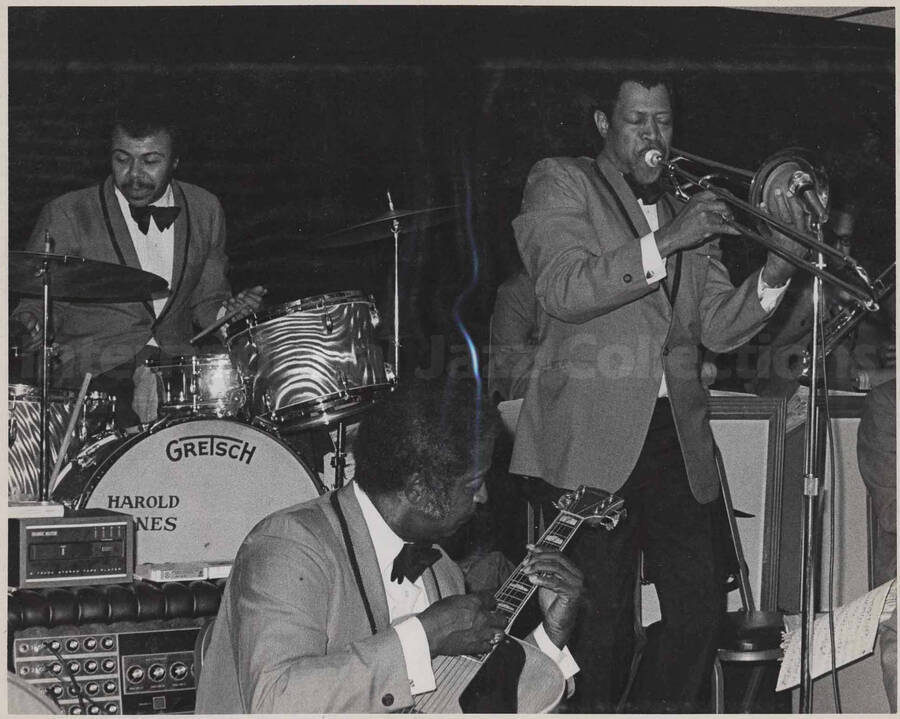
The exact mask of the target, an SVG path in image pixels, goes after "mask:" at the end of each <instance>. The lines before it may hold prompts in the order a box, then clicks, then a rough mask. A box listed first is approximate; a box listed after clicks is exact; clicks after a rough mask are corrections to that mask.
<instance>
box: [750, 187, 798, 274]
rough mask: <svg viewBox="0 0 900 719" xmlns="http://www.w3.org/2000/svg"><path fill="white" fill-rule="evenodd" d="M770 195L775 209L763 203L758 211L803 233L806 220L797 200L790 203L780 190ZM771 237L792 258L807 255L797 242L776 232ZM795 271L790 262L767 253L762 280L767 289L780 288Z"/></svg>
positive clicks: (773, 231) (772, 253)
mask: <svg viewBox="0 0 900 719" xmlns="http://www.w3.org/2000/svg"><path fill="white" fill-rule="evenodd" d="M772 194H773V195H774V198H775V199H774V201H773V204H774V205H775V207H766V205H765V203H763V204H762V205H761V206H760V209H762V210H763V211H764V212H768V213H769V214H770V215H771V216H772V217H774V218H775V219H776V220H778V221H779V222H781V223H783V224H785V225H790V226H791V227H793V228H794V229H795V230H797V231H798V232H805V228H806V218H805V215H804V212H803V207H802V206H801V204H800V202H799V201H797V200H795V201H793V202H790V201H789V200H788V198H786V197H785V196H784V192H783V191H782V190H781V189H776V190H774V191H773V193H772ZM771 237H772V239H773V240H774V241H775V242H776V244H778V246H779V247H781V248H783V249H784V250H786V251H787V252H790V253H791V254H792V255H794V256H797V257H804V256H805V255H806V253H807V249H806V248H805V247H804V246H803V245H801V244H800V243H799V242H795V241H794V240H792V239H791V238H790V237H788V236H787V235H783V234H782V233H780V232H778V231H776V230H772V232H771ZM796 270H797V268H796V267H794V265H792V264H791V263H790V262H788V261H787V260H785V259H782V258H781V257H779V256H778V255H776V254H775V253H774V252H769V254H768V256H767V257H766V264H765V266H764V267H763V270H762V279H763V282H765V283H766V284H767V285H768V286H769V287H781V286H782V285H784V283H785V282H787V281H788V280H789V279H790V278H791V275H793V274H794V272H795V271H796Z"/></svg>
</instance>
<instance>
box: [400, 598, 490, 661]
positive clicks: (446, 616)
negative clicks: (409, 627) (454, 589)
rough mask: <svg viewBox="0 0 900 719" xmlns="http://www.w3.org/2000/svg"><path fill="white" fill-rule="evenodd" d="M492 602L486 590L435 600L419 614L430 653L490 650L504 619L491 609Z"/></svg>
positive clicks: (450, 654)
mask: <svg viewBox="0 0 900 719" xmlns="http://www.w3.org/2000/svg"><path fill="white" fill-rule="evenodd" d="M495 603H496V602H495V601H494V598H493V597H492V596H491V595H490V593H489V592H475V593H473V594H456V595H454V596H452V597H447V598H446V599H442V600H441V601H439V602H435V603H434V604H432V605H431V606H430V607H428V609H426V610H425V611H424V612H422V613H421V614H419V615H418V618H419V621H420V622H422V628H423V629H424V630H425V635H426V636H427V637H428V647H429V649H430V650H431V656H433V657H434V656H437V655H438V654H444V655H448V656H455V655H457V654H481V653H483V652H486V651H488V650H490V648H491V646H493V644H494V642H495V641H496V640H497V638H499V636H500V635H502V633H503V630H504V629H505V628H506V620H505V619H504V618H503V617H502V616H501V615H499V614H495V613H493V612H492V611H491V609H492V608H493V607H494V605H495Z"/></svg>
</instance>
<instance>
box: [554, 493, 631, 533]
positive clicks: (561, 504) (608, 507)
mask: <svg viewBox="0 0 900 719" xmlns="http://www.w3.org/2000/svg"><path fill="white" fill-rule="evenodd" d="M554 505H555V506H556V508H557V509H558V510H560V511H561V512H566V513H567V514H573V515H575V516H576V517H579V518H580V519H581V520H582V521H584V522H586V523H587V524H591V525H600V526H601V527H603V528H604V529H606V530H610V529H614V528H615V526H616V525H617V524H618V523H619V520H620V519H622V517H624V516H626V514H627V512H626V511H625V500H624V499H622V498H621V497H617V496H616V495H615V494H610V493H609V492H605V491H603V490H602V489H595V488H593V487H586V486H584V485H581V486H580V487H579V488H578V489H575V490H572V491H571V492H566V493H565V494H564V495H562V496H561V497H560V498H559V499H558V500H556V502H554Z"/></svg>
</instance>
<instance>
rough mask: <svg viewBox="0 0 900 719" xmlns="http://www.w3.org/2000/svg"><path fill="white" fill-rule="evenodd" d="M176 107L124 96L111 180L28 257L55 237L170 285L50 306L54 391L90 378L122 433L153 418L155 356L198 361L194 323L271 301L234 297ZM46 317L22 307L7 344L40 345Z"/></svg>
mask: <svg viewBox="0 0 900 719" xmlns="http://www.w3.org/2000/svg"><path fill="white" fill-rule="evenodd" d="M173 109H174V108H173V107H172V106H171V104H169V103H168V102H167V101H165V100H162V99H161V98H159V97H149V98H148V97H146V93H145V96H144V97H137V98H131V97H130V98H123V101H122V103H121V105H120V106H119V109H118V110H117V111H116V112H115V115H114V118H113V122H112V123H111V133H110V164H111V174H110V175H109V176H108V177H107V178H106V179H104V180H103V181H102V182H100V183H99V184H96V185H92V186H90V187H86V188H84V189H81V190H76V191H74V192H70V193H68V194H65V195H63V196H61V197H59V198H57V199H55V200H53V201H51V202H50V203H49V204H47V205H46V206H45V207H44V208H43V210H42V212H41V214H40V217H39V218H38V221H37V225H36V226H35V228H34V232H33V233H32V235H31V238H30V239H29V241H28V245H27V246H26V248H25V249H27V250H28V251H31V252H42V251H44V250H45V241H44V240H45V233H48V232H49V236H50V238H51V240H52V245H51V250H50V251H51V252H53V253H54V254H61V255H62V254H65V255H76V256H79V257H83V258H87V259H90V260H99V261H102V262H111V263H115V264H121V265H127V266H129V267H134V268H139V269H142V270H145V271H148V272H152V273H154V274H157V275H159V276H161V277H162V278H164V279H165V280H166V281H167V282H168V283H169V290H168V291H166V292H165V293H163V294H160V295H158V296H154V297H153V298H152V299H148V300H147V301H145V302H117V303H112V302H109V303H104V302H103V301H102V300H100V301H90V302H87V301H85V302H62V301H56V302H54V303H53V307H52V315H51V316H52V324H53V327H52V332H51V338H52V341H53V343H54V345H55V347H54V349H55V351H56V362H55V364H54V366H53V369H52V375H51V379H52V383H53V385H55V386H62V387H72V388H77V387H79V386H80V385H81V383H82V380H83V377H84V376H85V373H88V372H90V373H91V374H92V376H93V380H92V389H94V390H97V391H101V392H106V393H108V394H113V395H115V396H116V397H117V403H116V417H117V424H118V425H119V427H120V428H123V429H125V428H132V427H136V426H137V425H139V423H142V422H147V421H150V420H152V419H153V417H154V415H155V409H156V391H157V390H156V381H155V377H154V376H153V375H152V373H151V372H150V371H149V370H148V368H147V367H146V361H147V360H148V359H164V358H167V357H169V356H174V355H186V354H194V351H193V348H192V346H191V344H190V339H191V337H192V336H193V335H194V333H195V326H196V327H208V326H209V325H211V324H213V323H214V322H216V321H217V319H221V318H222V317H223V316H224V315H225V314H226V313H229V314H230V313H231V312H235V311H236V313H237V314H236V315H235V317H236V318H240V317H243V316H246V315H247V314H249V313H250V312H251V311H256V310H258V309H259V308H260V306H261V304H262V299H263V296H264V295H265V293H266V290H265V289H264V288H263V287H261V286H257V287H253V288H251V289H247V290H244V291H242V292H240V293H239V294H238V295H237V296H236V297H232V295H231V289H230V287H229V284H228V280H227V279H226V277H225V271H226V267H227V257H226V254H225V215H224V213H223V211H222V206H221V204H220V203H219V200H218V199H217V198H216V197H215V196H214V195H212V194H211V193H209V192H207V191H206V190H204V189H202V188H200V187H197V186H196V185H192V184H188V183H186V182H182V181H179V180H176V179H174V173H175V170H176V169H177V168H178V162H179V154H180V151H181V133H180V132H179V128H178V125H177V122H176V121H175V115H174V113H173ZM85 282H86V283H88V284H89V283H90V277H89V276H88V275H85ZM85 294H88V293H85ZM42 317H43V313H42V305H41V300H39V299H26V300H24V301H22V302H21V303H20V304H19V305H18V306H17V307H16V309H15V310H14V311H13V315H12V319H13V320H14V321H13V322H11V325H10V326H11V328H16V327H18V328H20V331H22V332H23V335H22V336H19V337H12V336H11V337H10V343H11V344H18V345H19V346H20V347H22V348H23V349H25V350H32V351H33V350H36V349H37V348H38V347H40V343H41V333H42V328H41V318H42ZM16 321H17V322H18V323H20V324H17V322H16ZM14 331H15V330H12V332H14Z"/></svg>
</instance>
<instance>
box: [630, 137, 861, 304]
mask: <svg viewBox="0 0 900 719" xmlns="http://www.w3.org/2000/svg"><path fill="white" fill-rule="evenodd" d="M670 149H671V152H672V155H673V156H672V157H671V158H668V159H667V158H666V157H665V156H664V154H663V152H662V151H661V150H658V149H655V148H651V149H650V150H648V151H647V152H645V153H644V156H643V158H642V159H643V160H644V162H645V163H646V164H647V165H649V166H651V167H662V168H663V171H664V175H665V177H666V178H667V179H668V180H669V182H670V183H671V185H672V189H673V192H674V194H675V195H676V196H678V197H679V198H680V199H682V200H684V201H685V202H688V201H689V200H690V199H691V197H692V195H691V194H689V190H696V191H702V190H705V191H708V192H711V193H713V194H714V195H715V196H716V197H717V198H718V199H719V200H722V201H724V202H726V203H727V204H728V205H729V206H730V207H732V208H733V209H734V210H737V211H739V214H740V216H742V217H744V218H750V223H751V224H753V225H754V226H755V227H756V229H753V228H750V227H747V226H746V225H745V224H743V223H742V222H741V221H739V220H737V219H731V220H728V224H730V225H731V226H732V227H734V228H735V229H737V230H738V231H739V232H740V233H741V234H742V235H744V236H745V237H747V238H749V239H751V240H755V241H756V242H758V243H759V244H761V245H762V246H763V247H765V248H766V249H768V250H769V251H770V252H773V253H775V254H776V255H778V256H779V257H782V258H784V259H785V260H787V261H788V262H790V263H791V264H792V265H794V266H795V267H798V268H800V269H803V270H806V271H807V272H810V273H811V274H813V275H816V276H817V277H820V278H822V279H824V280H827V281H828V282H830V283H831V284H833V285H836V286H837V287H840V288H841V289H843V290H844V291H845V292H847V293H848V294H849V295H850V296H851V297H853V298H854V300H856V302H858V303H860V304H862V305H863V306H864V307H865V308H866V309H868V310H873V309H875V308H877V303H876V301H875V299H874V289H873V286H872V281H871V280H870V279H869V277H868V275H867V273H866V271H865V268H864V267H862V265H860V264H859V263H858V262H857V261H856V260H854V259H853V258H852V257H850V256H849V255H845V254H844V253H843V252H841V251H840V250H838V249H836V248H834V247H831V246H830V245H828V244H826V243H825V242H821V241H820V239H819V234H820V230H821V227H822V225H823V224H825V222H827V221H828V213H829V204H830V196H829V195H830V193H829V190H828V180H827V176H826V174H825V172H824V171H823V170H822V169H821V168H820V167H816V166H815V165H814V163H813V162H812V160H811V159H810V157H809V153H808V152H807V151H805V150H802V149H799V148H789V149H787V150H782V151H781V152H778V153H776V154H774V155H772V156H771V157H770V158H769V159H768V160H766V161H765V162H764V163H763V165H762V166H761V167H760V169H759V170H757V171H756V172H755V173H754V172H749V171H748V170H743V169H740V168H737V167H731V166H730V165H725V164H723V163H721V162H716V161H714V160H708V159H706V158H704V157H700V156H699V155H692V154H690V153H688V152H684V151H682V150H677V149H675V148H674V147H673V148H670ZM685 165H687V167H686V166H685ZM688 168H694V169H693V171H692V170H691V169H688ZM696 168H699V169H696ZM738 194H740V195H741V196H740V197H738ZM782 202H788V203H799V205H800V207H801V208H802V210H803V216H804V217H805V218H806V223H805V225H806V226H805V227H795V226H794V225H793V224H786V223H784V222H782V221H780V220H779V219H777V215H780V214H781V213H780V212H779V205H780V203H782ZM792 214H793V213H792ZM774 232H777V233H779V234H781V235H784V236H786V237H788V238H790V239H792V240H793V241H794V242H796V243H798V244H799V245H800V246H801V247H802V248H803V249H804V254H802V255H801V254H796V253H794V252H792V251H789V250H787V249H786V248H784V247H782V246H781V244H780V243H779V242H778V241H777V240H776V239H775V238H774V237H772V233H774ZM810 251H811V252H812V253H814V254H816V255H822V256H824V257H827V258H828V259H829V260H831V261H834V262H835V263H837V264H839V265H840V266H843V267H847V268H850V269H851V270H852V272H853V274H855V275H856V277H855V280H857V281H858V284H857V283H856V282H853V283H851V282H848V281H846V280H845V279H843V278H841V277H838V276H837V275H836V274H834V273H832V272H829V271H827V270H826V269H825V265H823V264H819V262H818V261H816V260H815V259H810Z"/></svg>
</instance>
